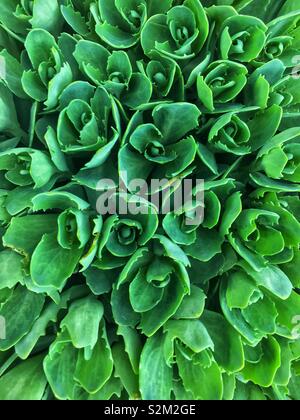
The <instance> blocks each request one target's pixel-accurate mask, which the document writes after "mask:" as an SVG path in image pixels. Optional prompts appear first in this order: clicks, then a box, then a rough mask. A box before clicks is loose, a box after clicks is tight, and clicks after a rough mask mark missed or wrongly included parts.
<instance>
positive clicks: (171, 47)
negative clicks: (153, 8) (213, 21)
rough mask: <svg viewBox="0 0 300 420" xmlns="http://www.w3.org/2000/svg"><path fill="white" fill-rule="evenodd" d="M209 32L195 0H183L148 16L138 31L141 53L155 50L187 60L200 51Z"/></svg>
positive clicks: (174, 57) (202, 11) (201, 9)
mask: <svg viewBox="0 0 300 420" xmlns="http://www.w3.org/2000/svg"><path fill="white" fill-rule="evenodd" d="M208 33H209V25H208V18H207V15H206V12H205V10H204V8H203V6H202V5H201V3H200V1H199V0H185V1H184V2H183V4H182V5H179V6H175V7H173V8H171V9H170V10H169V11H168V12H167V13H166V14H157V15H155V16H152V17H151V18H150V19H149V20H148V21H147V23H146V24H145V26H144V28H143V30H142V34H141V44H142V47H143V50H144V52H145V54H146V55H147V56H149V57H151V55H152V52H154V51H156V52H158V53H159V54H161V55H163V56H167V57H170V58H173V59H174V60H187V59H191V58H193V57H195V55H196V54H198V53H199V52H200V51H201V48H202V47H203V45H204V43H205V41H206V39H207V36H208Z"/></svg>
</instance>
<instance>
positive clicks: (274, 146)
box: [253, 127, 300, 190]
mask: <svg viewBox="0 0 300 420" xmlns="http://www.w3.org/2000/svg"><path fill="white" fill-rule="evenodd" d="M299 139H300V130H299V129H298V128H297V127H295V128H291V129H288V130H285V131H282V132H281V133H280V134H277V135H276V136H274V137H273V138H271V139H270V140H269V141H268V142H267V143H266V144H265V145H264V146H263V147H262V149H261V150H260V151H259V153H258V156H257V160H256V163H255V164H254V165H253V169H254V171H253V172H258V175H256V174H255V173H254V175H253V176H254V180H255V179H256V176H258V178H257V179H258V181H259V180H261V181H262V184H263V183H264V182H263V181H265V183H266V186H268V185H267V184H268V181H267V179H264V177H267V178H270V179H271V180H273V183H274V187H275V188H276V185H278V188H280V181H284V182H286V184H283V185H282V188H284V189H286V190H288V189H289V183H290V185H291V189H293V184H296V185H295V188H297V183H299V181H300V158H299V149H300V143H299ZM276 183H277V184H276ZM278 183H279V184H278ZM270 186H271V185H270Z"/></svg>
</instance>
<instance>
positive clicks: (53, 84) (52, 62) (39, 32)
mask: <svg viewBox="0 0 300 420" xmlns="http://www.w3.org/2000/svg"><path fill="white" fill-rule="evenodd" d="M25 48H26V51H27V54H28V58H29V60H30V65H28V67H29V69H28V70H25V71H24V73H23V76H22V86H23V89H24V91H25V92H26V93H27V94H28V95H29V96H30V97H31V98H33V99H34V100H35V101H37V102H43V103H44V104H45V107H46V109H47V110H52V109H53V108H55V107H57V105H58V101H59V97H60V95H61V93H62V91H63V90H64V89H65V88H66V87H67V86H68V85H69V84H70V83H71V82H72V81H73V72H72V68H71V66H70V64H69V63H68V62H66V60H65V58H64V56H63V54H62V51H61V49H60V48H59V46H58V44H57V43H56V41H55V38H54V37H53V36H52V35H51V34H50V33H49V32H47V31H45V30H44V29H33V30H32V31H30V32H29V34H28V35H27V37H26V40H25ZM30 67H31V68H30Z"/></svg>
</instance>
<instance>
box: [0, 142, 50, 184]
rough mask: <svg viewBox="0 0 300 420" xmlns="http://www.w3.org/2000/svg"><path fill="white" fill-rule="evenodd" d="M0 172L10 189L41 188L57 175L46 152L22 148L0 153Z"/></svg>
mask: <svg viewBox="0 0 300 420" xmlns="http://www.w3.org/2000/svg"><path fill="white" fill-rule="evenodd" d="M0 171H1V174H2V176H4V178H5V179H6V181H7V182H8V183H9V185H11V186H12V187H14V186H15V187H17V186H20V187H25V186H29V185H31V186H33V187H34V188H41V187H44V186H45V185H46V184H48V183H50V181H51V180H52V179H53V178H54V177H55V176H56V175H57V174H58V169H57V168H56V167H55V165H54V164H53V162H52V161H51V158H50V156H49V155H48V154H47V153H46V152H43V151H41V150H34V149H30V148H22V147H19V148H17V149H11V150H9V151H6V152H3V153H0ZM8 188H9V186H8Z"/></svg>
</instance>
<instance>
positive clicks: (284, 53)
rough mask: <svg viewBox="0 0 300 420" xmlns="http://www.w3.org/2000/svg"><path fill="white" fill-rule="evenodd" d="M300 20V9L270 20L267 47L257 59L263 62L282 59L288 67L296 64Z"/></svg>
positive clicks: (258, 61) (259, 62)
mask: <svg viewBox="0 0 300 420" xmlns="http://www.w3.org/2000/svg"><path fill="white" fill-rule="evenodd" d="M299 22H300V17H299V11H293V12H290V13H288V14H285V15H283V16H280V17H277V18H276V19H274V20H272V21H271V22H269V23H268V25H267V27H268V30H267V33H266V35H267V40H266V44H265V47H264V49H263V51H262V53H261V54H260V55H258V57H257V59H256V60H255V61H256V62H257V63H258V64H262V63H265V62H268V61H270V60H274V59H280V60H281V61H282V62H283V64H284V65H285V66H286V67H293V66H295V64H296V63H295V61H294V58H295V56H297V54H298V50H299V40H298V34H299Z"/></svg>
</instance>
